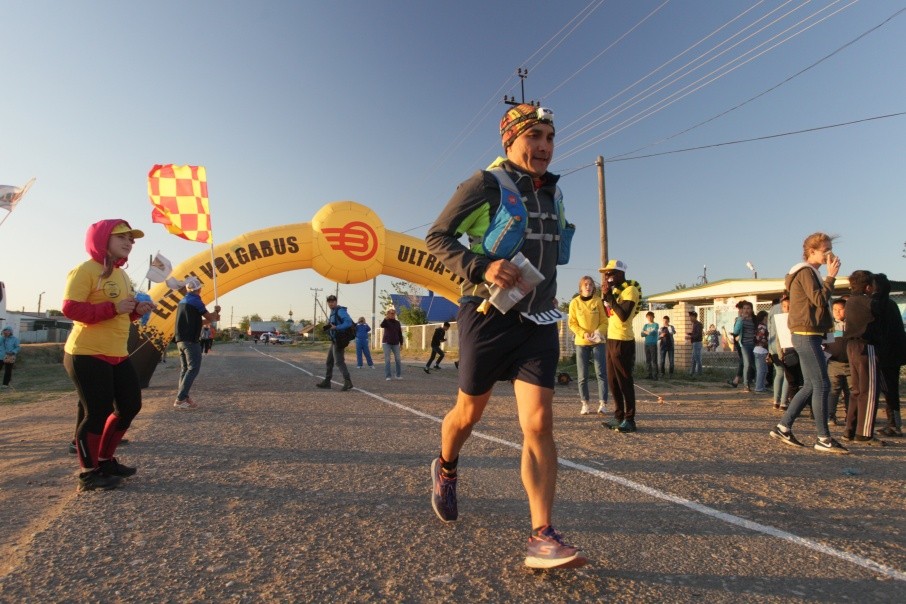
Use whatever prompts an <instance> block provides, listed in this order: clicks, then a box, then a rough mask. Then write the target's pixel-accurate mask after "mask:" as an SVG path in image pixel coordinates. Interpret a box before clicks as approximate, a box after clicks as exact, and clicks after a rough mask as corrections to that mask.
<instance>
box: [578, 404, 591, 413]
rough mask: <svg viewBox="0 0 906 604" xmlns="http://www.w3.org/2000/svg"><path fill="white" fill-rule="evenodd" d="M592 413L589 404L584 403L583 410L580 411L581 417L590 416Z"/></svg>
mask: <svg viewBox="0 0 906 604" xmlns="http://www.w3.org/2000/svg"><path fill="white" fill-rule="evenodd" d="M590 413H591V409H589V408H588V403H587V402H585V401H582V410H581V411H579V415H588V414H590Z"/></svg>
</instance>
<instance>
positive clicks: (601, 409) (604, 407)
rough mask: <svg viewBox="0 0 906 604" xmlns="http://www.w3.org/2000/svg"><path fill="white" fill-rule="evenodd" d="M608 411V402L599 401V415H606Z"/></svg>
mask: <svg viewBox="0 0 906 604" xmlns="http://www.w3.org/2000/svg"><path fill="white" fill-rule="evenodd" d="M606 411H607V403H605V402H604V401H599V402H598V415H604V413H606Z"/></svg>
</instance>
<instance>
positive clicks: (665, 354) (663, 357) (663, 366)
mask: <svg viewBox="0 0 906 604" xmlns="http://www.w3.org/2000/svg"><path fill="white" fill-rule="evenodd" d="M658 348H659V350H660V353H661V375H666V371H665V369H666V360H667V357H669V358H670V375H673V348H670V349H665V348H664V347H663V346H659V347H658Z"/></svg>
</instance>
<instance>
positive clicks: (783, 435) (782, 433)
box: [770, 424, 805, 447]
mask: <svg viewBox="0 0 906 604" xmlns="http://www.w3.org/2000/svg"><path fill="white" fill-rule="evenodd" d="M770 434H771V438H776V439H777V440H779V441H780V442H782V443H783V444H785V445H790V446H791V447H804V446H805V445H803V444H802V443H801V442H799V440H798V439H797V438H796V437H795V436H793V431H792V430H786V429H782V428H781V426H780V424H778V425H776V426H774V428H773V429H772V430H771V432H770Z"/></svg>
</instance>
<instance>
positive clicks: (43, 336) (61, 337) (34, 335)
mask: <svg viewBox="0 0 906 604" xmlns="http://www.w3.org/2000/svg"><path fill="white" fill-rule="evenodd" d="M70 331H72V330H70V329H56V328H55V329H39V330H37V331H20V332H19V342H21V343H22V344H46V343H48V342H53V343H60V342H65V341H66V338H68V337H69V332H70Z"/></svg>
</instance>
